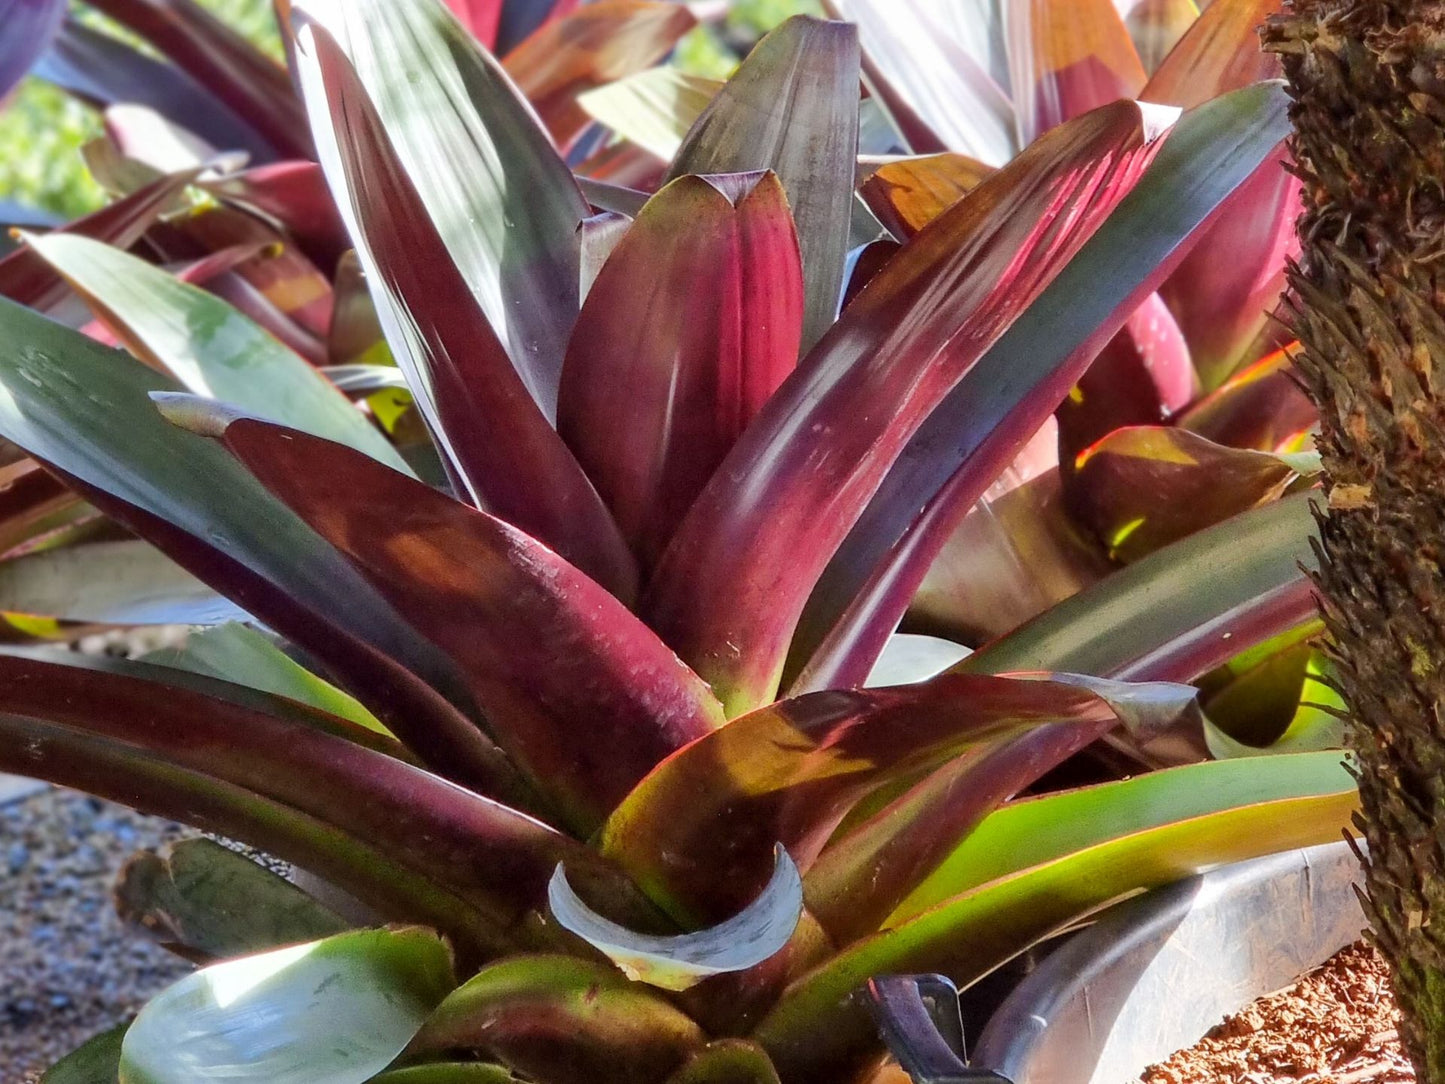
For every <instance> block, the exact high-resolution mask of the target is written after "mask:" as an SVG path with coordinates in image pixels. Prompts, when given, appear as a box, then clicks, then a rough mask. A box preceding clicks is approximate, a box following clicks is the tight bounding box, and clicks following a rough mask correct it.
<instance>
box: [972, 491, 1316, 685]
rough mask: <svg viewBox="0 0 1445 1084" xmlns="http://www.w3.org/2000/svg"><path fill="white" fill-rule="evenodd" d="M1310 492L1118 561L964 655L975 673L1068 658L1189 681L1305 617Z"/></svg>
mask: <svg viewBox="0 0 1445 1084" xmlns="http://www.w3.org/2000/svg"><path fill="white" fill-rule="evenodd" d="M1311 499H1312V498H1311V497H1310V495H1309V494H1308V493H1301V494H1296V495H1294V496H1291V497H1286V498H1284V499H1283V500H1279V501H1275V502H1273V503H1271V504H1267V505H1265V506H1263V507H1262V508H1256V509H1253V510H1251V511H1248V512H1244V513H1241V514H1240V515H1238V516H1235V517H1233V518H1232V519H1228V520H1225V521H1224V522H1223V523H1221V524H1218V525H1216V526H1214V527H1210V528H1208V529H1206V530H1203V531H1199V532H1197V533H1195V534H1192V535H1190V536H1189V537H1187V538H1184V539H1182V540H1180V541H1178V542H1175V543H1174V544H1173V545H1172V546H1166V547H1164V548H1163V549H1161V550H1159V551H1158V552H1156V553H1153V554H1150V555H1149V556H1148V557H1146V558H1144V559H1143V560H1141V561H1136V562H1135V563H1134V564H1132V565H1130V566H1129V567H1128V568H1125V569H1121V570H1120V571H1118V572H1116V573H1114V574H1113V575H1112V576H1109V577H1108V578H1106V579H1104V580H1103V581H1101V582H1100V583H1097V584H1095V585H1094V586H1093V587H1091V588H1089V589H1087V590H1084V591H1081V592H1079V593H1078V594H1077V595H1074V596H1073V597H1072V598H1070V599H1068V600H1066V601H1065V602H1062V603H1060V604H1059V605H1057V606H1055V607H1053V608H1052V609H1050V610H1049V611H1047V612H1046V613H1044V614H1041V615H1040V616H1039V617H1037V618H1035V619H1034V620H1033V621H1031V622H1029V623H1028V624H1027V625H1024V626H1023V627H1022V628H1020V629H1018V630H1017V631H1015V632H1013V633H1010V634H1009V635H1008V636H1005V637H1003V638H1002V639H999V640H995V641H994V642H993V643H991V644H988V645H987V646H985V647H984V648H983V649H982V650H980V651H978V652H976V653H974V654H973V655H971V656H970V657H969V658H967V659H964V660H963V662H961V663H959V664H958V666H957V667H956V669H958V670H960V671H963V672H968V673H1008V672H1011V671H1014V670H1070V671H1074V672H1076V673H1085V674H1099V675H1107V676H1112V677H1126V678H1129V679H1130V680H1136V681H1139V680H1155V681H1166V680H1167V681H1190V680H1193V679H1194V678H1196V677H1198V676H1199V675H1200V674H1202V673H1204V672H1205V671H1207V670H1211V669H1213V668H1214V667H1215V666H1218V665H1220V664H1221V663H1223V662H1226V661H1227V660H1228V659H1229V658H1230V657H1232V656H1233V655H1235V654H1237V653H1238V652H1239V651H1242V650H1243V649H1244V648H1246V647H1248V646H1250V645H1251V644H1254V643H1258V642H1259V641H1261V640H1264V639H1267V638H1268V637H1270V636H1273V635H1275V634H1276V633H1279V632H1282V631H1283V630H1284V629H1287V628H1290V627H1292V626H1294V625H1296V624H1299V623H1300V622H1301V621H1304V620H1307V619H1308V618H1309V617H1310V616H1312V615H1313V613H1314V605H1315V604H1314V600H1313V595H1312V593H1311V591H1310V588H1309V582H1308V579H1307V578H1306V576H1305V572H1304V571H1302V568H1303V569H1309V568H1313V567H1314V566H1315V556H1314V550H1313V546H1312V540H1313V538H1314V534H1315V522H1314V517H1313V516H1312V515H1311V513H1310V501H1311Z"/></svg>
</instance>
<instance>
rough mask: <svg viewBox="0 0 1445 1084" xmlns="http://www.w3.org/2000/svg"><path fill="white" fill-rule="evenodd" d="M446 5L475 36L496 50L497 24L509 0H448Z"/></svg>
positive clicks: (492, 49)
mask: <svg viewBox="0 0 1445 1084" xmlns="http://www.w3.org/2000/svg"><path fill="white" fill-rule="evenodd" d="M446 5H447V7H449V8H451V9H452V14H453V15H455V16H456V17H457V18H458V19H459V20H460V21H461V24H462V25H463V26H465V27H466V28H467V29H468V30H470V31H471V32H472V36H473V37H475V38H476V39H477V40H478V41H479V42H481V43H482V44H483V45H485V46H486V47H487V48H488V49H490V50H491V51H492V52H496V48H497V26H498V24H499V23H500V22H501V21H502V9H503V8H504V7H506V6H507V0H446Z"/></svg>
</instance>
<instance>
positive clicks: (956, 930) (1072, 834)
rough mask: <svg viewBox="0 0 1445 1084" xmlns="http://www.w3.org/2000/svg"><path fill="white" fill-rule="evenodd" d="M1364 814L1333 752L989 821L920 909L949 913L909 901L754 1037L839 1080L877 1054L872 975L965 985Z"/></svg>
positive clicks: (1103, 793)
mask: <svg viewBox="0 0 1445 1084" xmlns="http://www.w3.org/2000/svg"><path fill="white" fill-rule="evenodd" d="M1181 773H1185V774H1181ZM1230 783H1233V784H1234V785H1233V786H1229V785H1228V784H1230ZM1358 804H1359V799H1358V795H1357V793H1356V790H1355V783H1354V778H1353V777H1352V776H1351V775H1350V773H1349V772H1348V771H1347V770H1346V769H1345V767H1344V765H1343V764H1342V763H1341V761H1340V754H1338V753H1306V754H1298V755H1294V756H1287V757H1261V758H1255V759H1250V760H1236V761H1221V762H1218V763H1211V764H1204V765H1196V766H1192V767H1189V768H1179V769H1173V770H1171V771H1166V772H1156V773H1153V774H1151V775H1146V776H1141V777H1139V778H1138V779H1132V780H1128V781H1126V782H1123V783H1111V784H1104V785H1103V786H1099V787H1089V788H1085V789H1083V790H1079V791H1070V792H1065V793H1064V794H1060V795H1053V796H1050V797H1048V798H1040V799H1032V800H1029V801H1024V802H1019V803H1018V804H1017V805H1014V806H1010V807H1008V808H1006V809H1004V810H1002V811H1000V812H998V813H995V814H994V815H993V817H990V818H989V819H988V820H986V821H984V823H983V824H982V825H981V826H980V827H979V828H978V830H977V831H975V832H974V833H973V834H972V835H971V836H970V837H969V839H968V840H967V841H966V842H965V843H964V845H963V847H962V848H960V852H964V853H965V854H966V855H967V856H968V857H967V859H966V860H963V859H961V860H959V861H958V862H950V863H949V869H950V870H951V871H955V872H954V873H953V875H952V877H951V878H950V879H947V880H945V879H944V875H943V874H941V873H940V874H939V875H938V879H937V880H935V881H931V882H930V885H929V887H928V893H927V895H926V896H925V895H923V894H922V890H920V895H919V896H918V897H917V899H919V900H923V899H925V898H927V899H937V898H938V897H939V896H942V897H943V899H942V902H939V903H937V904H936V905H935V906H933V907H932V908H931V909H929V910H924V911H921V912H916V911H915V910H914V907H915V906H916V905H915V904H914V902H913V901H909V904H908V905H907V908H908V909H907V910H906V911H900V912H899V913H898V915H897V922H896V925H893V926H892V928H889V929H886V930H884V931H882V932H881V933H878V934H875V935H874V936H872V937H870V938H867V939H866V940H863V941H860V942H858V943H857V944H856V945H854V946H853V947H851V948H849V949H847V950H845V951H844V952H842V953H841V954H839V955H838V956H836V957H834V958H833V959H832V960H829V961H828V962H826V963H824V964H822V965H821V966H819V967H818V968H816V969H815V970H813V971H812V972H810V973H808V974H807V975H804V976H803V977H802V978H800V979H798V980H797V981H796V982H794V983H793V985H792V986H790V987H789V988H788V990H787V992H786V993H785V994H784V995H783V998H782V1000H781V1001H780V1002H779V1003H778V1005H777V1006H776V1007H775V1008H774V1009H773V1011H772V1012H771V1013H770V1014H769V1015H768V1016H767V1017H766V1018H765V1019H764V1020H763V1021H762V1023H761V1024H760V1025H759V1026H758V1028H757V1030H756V1032H755V1033H754V1038H755V1039H757V1041H759V1042H761V1043H762V1045H763V1046H764V1047H765V1048H766V1049H767V1050H768V1053H769V1054H770V1055H771V1056H772V1058H773V1060H774V1062H775V1063H776V1064H777V1066H778V1069H779V1072H780V1073H781V1074H782V1075H783V1076H784V1077H785V1078H786V1077H790V1076H792V1075H793V1074H796V1075H798V1076H799V1077H800V1078H803V1079H810V1078H817V1079H843V1078H845V1076H846V1074H847V1073H848V1072H850V1071H851V1070H854V1069H856V1068H857V1067H858V1066H859V1063H860V1060H861V1059H863V1058H866V1057H868V1056H871V1055H872V1054H873V1052H874V1051H875V1049H876V1047H875V1045H874V1044H875V1043H876V1038H875V1035H876V1033H875V1032H874V1031H873V1029H872V1025H871V1021H870V1020H869V1017H868V1013H867V1010H866V1008H865V1007H864V1006H863V1004H862V1003H861V1001H859V1000H858V999H857V998H855V997H853V996H852V995H853V994H854V992H855V991H857V990H858V989H859V988H860V987H861V986H862V985H863V983H864V982H866V981H867V979H868V978H869V977H870V976H872V975H878V974H884V973H887V972H911V971H940V972H943V973H944V974H947V975H949V976H950V977H951V978H952V979H953V980H954V981H955V982H957V983H959V984H960V985H963V986H967V985H969V984H971V983H973V982H975V981H977V980H978V979H980V978H982V977H983V976H984V975H987V974H988V973H989V972H990V971H992V970H993V969H994V968H996V967H998V966H1000V965H1001V964H1003V963H1004V962H1006V961H1007V960H1009V959H1011V958H1012V957H1013V956H1015V955H1017V954H1018V953H1020V952H1022V951H1024V950H1025V949H1027V948H1028V947H1030V946H1031V945H1033V944H1036V943H1038V942H1039V941H1040V940H1042V939H1043V938H1045V937H1048V936H1050V935H1051V934H1054V933H1057V932H1060V931H1062V930H1064V929H1067V928H1068V927H1070V926H1072V925H1074V924H1076V923H1077V922H1079V921H1080V920H1081V919H1084V918H1086V917H1088V916H1089V915H1091V914H1093V913H1095V912H1096V911H1098V910H1099V909H1100V908H1102V907H1104V906H1106V905H1107V904H1109V903H1111V902H1113V901H1115V900H1118V899H1121V898H1123V897H1124V896H1127V895H1129V894H1131V893H1134V892H1137V891H1139V890H1140V889H1147V888H1153V887H1155V886H1158V885H1162V884H1168V883H1170V882H1172V881H1176V880H1179V879H1181V878H1183V877H1186V876H1189V875H1190V874H1192V873H1195V872H1198V871H1199V870H1201V869H1204V868H1207V867H1209V866H1214V865H1218V864H1220V863H1225V862H1236V861H1241V860H1243V859H1246V858H1253V857H1257V856H1259V855H1263V854H1269V853H1272V852H1274V851H1278V850H1285V849H1288V848H1290V847H1304V846H1310V845H1313V844H1318V843H1328V842H1331V841H1333V840H1337V839H1339V837H1340V833H1341V832H1343V831H1345V830H1347V829H1348V828H1349V825H1350V821H1351V816H1352V815H1353V814H1354V812H1355V810H1356V809H1357V808H1358ZM996 823H997V824H998V827H997V828H995V827H994V825H995V824H996ZM1011 845H1012V848H1013V849H1011ZM957 853H958V852H956V855H957ZM960 867H961V868H960ZM970 886H971V887H970ZM904 914H907V915H909V916H910V917H907V918H904V917H903V916H904ZM810 1074H811V1076H810Z"/></svg>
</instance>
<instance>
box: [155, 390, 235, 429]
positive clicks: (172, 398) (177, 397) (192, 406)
mask: <svg viewBox="0 0 1445 1084" xmlns="http://www.w3.org/2000/svg"><path fill="white" fill-rule="evenodd" d="M150 399H151V402H152V403H154V404H155V405H156V410H158V411H159V412H160V415H161V417H162V418H164V419H165V420H166V421H168V422H170V423H171V424H172V425H174V426H177V427H179V428H181V429H185V430H188V431H190V432H192V433H195V434H196V435H197V436H202V437H217V438H218V437H222V436H225V433H226V427H227V426H229V425H230V424H231V423H232V422H236V421H240V420H241V419H242V418H255V416H256V415H254V414H251V413H249V412H247V411H245V410H242V409H241V408H240V407H238V406H232V405H231V404H230V403H218V402H216V401H215V400H214V399H207V398H206V397H205V396H202V395H191V394H190V393H189V392H183V391H153V392H151V393H150Z"/></svg>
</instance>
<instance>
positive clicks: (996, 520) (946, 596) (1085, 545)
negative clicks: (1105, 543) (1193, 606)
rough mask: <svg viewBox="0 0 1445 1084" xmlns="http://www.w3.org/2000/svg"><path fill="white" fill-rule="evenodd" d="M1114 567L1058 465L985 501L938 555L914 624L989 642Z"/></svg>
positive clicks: (913, 611) (913, 613) (912, 614)
mask: <svg viewBox="0 0 1445 1084" xmlns="http://www.w3.org/2000/svg"><path fill="white" fill-rule="evenodd" d="M1111 571H1113V565H1112V564H1111V563H1110V562H1109V559H1108V557H1107V555H1106V554H1105V553H1104V552H1103V550H1102V549H1101V548H1100V547H1099V545H1098V543H1097V542H1095V541H1094V539H1093V538H1092V537H1090V536H1089V535H1088V533H1087V532H1085V531H1084V530H1082V529H1081V528H1080V527H1079V525H1078V524H1077V523H1075V522H1074V520H1073V518H1072V517H1071V516H1070V515H1069V514H1068V511H1067V509H1066V508H1065V507H1064V502H1063V493H1062V489H1061V487H1060V483H1059V475H1058V472H1057V471H1050V472H1048V473H1046V474H1042V475H1040V476H1039V477H1037V478H1034V479H1032V480H1031V481H1028V482H1025V483H1024V484H1023V485H1021V486H1017V487H1016V488H1014V489H1011V490H1009V491H1008V492H1007V493H1005V494H1003V495H1002V496H1000V497H998V498H995V499H992V500H984V501H980V502H979V503H978V504H977V505H976V506H975V507H974V508H973V510H972V511H970V512H969V513H968V515H967V516H965V517H964V520H963V522H962V523H961V524H959V526H958V529H957V530H955V531H954V533H953V534H952V536H951V537H950V538H949V539H948V542H947V543H946V544H945V545H944V547H943V549H942V551H941V552H940V553H939V554H938V556H937V558H935V559H934V562H933V564H932V566H931V567H930V568H929V570H928V575H927V576H925V577H924V580H923V583H922V584H921V585H920V586H919V589H918V593H917V595H916V596H915V597H914V599H913V603H912V605H911V606H910V608H909V611H908V627H909V628H910V629H913V630H916V631H920V632H930V633H933V634H935V635H938V636H943V637H946V638H948V639H950V640H956V641H958V642H959V643H964V644H974V645H977V644H981V643H984V642H985V641H988V640H992V639H993V638H994V637H996V636H1001V635H1003V634H1004V633H1006V632H1008V631H1009V630H1010V629H1013V628H1015V627H1017V626H1018V625H1021V624H1023V623H1024V622H1025V621H1027V620H1029V619H1030V618H1032V617H1034V616H1035V615H1036V614H1039V613H1042V612H1043V611H1044V610H1046V609H1048V608H1049V607H1050V606H1053V605H1054V604H1055V603H1058V602H1062V601H1063V600H1064V599H1066V598H1068V597H1069V596H1071V595H1074V594H1076V593H1078V592H1079V591H1080V590H1082V589H1083V588H1085V587H1088V586H1089V585H1090V584H1092V583H1095V582H1097V581H1098V580H1100V579H1102V578H1103V577H1104V576H1106V575H1108V574H1109V573H1110V572H1111Z"/></svg>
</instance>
